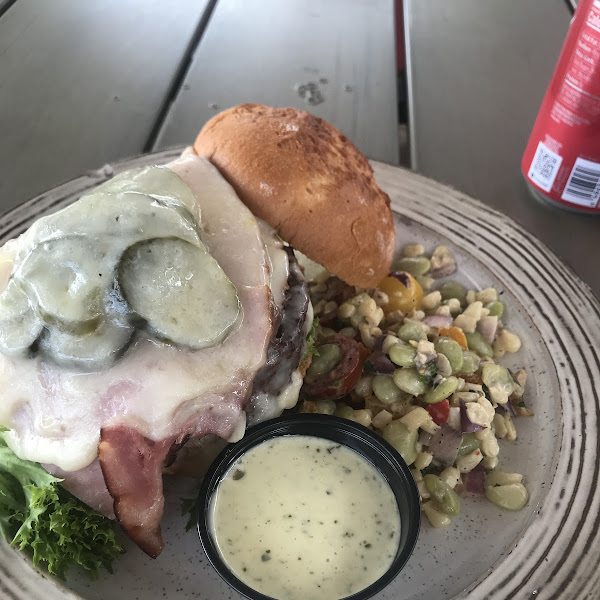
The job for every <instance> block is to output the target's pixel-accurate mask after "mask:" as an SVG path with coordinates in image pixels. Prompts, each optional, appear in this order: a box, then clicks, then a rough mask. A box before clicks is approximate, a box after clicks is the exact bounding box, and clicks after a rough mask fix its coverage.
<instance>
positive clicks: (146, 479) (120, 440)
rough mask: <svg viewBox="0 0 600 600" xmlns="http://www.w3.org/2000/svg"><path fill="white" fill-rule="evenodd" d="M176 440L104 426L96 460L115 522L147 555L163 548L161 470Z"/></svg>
mask: <svg viewBox="0 0 600 600" xmlns="http://www.w3.org/2000/svg"><path fill="white" fill-rule="evenodd" d="M174 441H175V438H166V439H164V440H161V441H160V442H153V441H152V440H149V439H148V438H145V437H144V436H143V435H141V434H140V433H138V432H137V431H136V430H135V429H133V428H131V427H127V426H124V425H116V426H111V427H103V428H102V431H101V434H100V443H99V444H98V458H99V460H100V466H101V467H102V473H103V475H104V481H105V482H106V487H107V488H108V491H109V492H110V495H111V496H112V497H113V498H114V500H115V502H114V510H115V515H116V517H117V520H118V521H119V523H120V524H121V527H122V528H123V530H124V531H125V533H126V534H127V535H128V536H129V537H130V538H131V539H132V540H133V541H134V542H135V543H136V544H137V545H138V546H139V547H140V548H141V549H142V550H143V551H144V552H145V553H146V554H148V555H149V556H151V557H152V558H156V557H157V556H158V555H159V554H160V553H161V551H162V549H163V547H164V542H163V539H162V534H161V530H160V521H161V519H162V515H163V509H164V504H165V499H164V496H163V482H162V472H161V468H162V465H163V462H164V460H165V458H166V457H167V455H168V453H169V449H170V448H171V445H172V444H173V443H174Z"/></svg>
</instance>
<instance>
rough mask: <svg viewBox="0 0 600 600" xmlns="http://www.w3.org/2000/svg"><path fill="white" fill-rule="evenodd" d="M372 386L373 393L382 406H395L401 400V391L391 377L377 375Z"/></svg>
mask: <svg viewBox="0 0 600 600" xmlns="http://www.w3.org/2000/svg"><path fill="white" fill-rule="evenodd" d="M372 385H373V393H374V394H375V396H376V398H377V400H379V402H381V403H382V404H386V405H389V404H394V402H396V401H398V400H399V399H400V396H401V392H400V389H399V388H398V386H397V385H396V384H395V383H394V380H393V379H392V378H391V377H390V376H389V375H381V374H380V375H375V377H374V378H373V384H372Z"/></svg>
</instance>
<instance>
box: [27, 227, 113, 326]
mask: <svg viewBox="0 0 600 600" xmlns="http://www.w3.org/2000/svg"><path fill="white" fill-rule="evenodd" d="M111 263H113V260H112V259H109V260H107V257H106V254H105V253H104V252H103V251H102V248H101V247H100V246H99V245H97V244H94V245H92V244H90V243H88V242H87V241H86V240H85V239H84V238H81V237H64V238H59V239H56V240H50V241H47V242H43V243H41V244H38V245H37V246H35V248H34V249H33V250H32V251H31V253H30V254H29V256H27V258H26V259H25V260H24V261H23V263H22V264H21V266H20V267H19V269H18V271H17V273H16V276H17V277H18V279H19V281H20V282H22V285H23V286H24V287H25V289H27V290H28V291H29V292H30V296H32V297H35V299H36V300H37V302H38V305H39V310H40V313H41V314H42V315H43V317H44V319H45V320H46V321H47V322H48V323H53V322H56V321H63V322H65V323H66V324H68V325H71V324H81V323H85V322H89V321H93V320H96V319H98V318H99V317H101V315H102V313H103V302H104V297H105V294H106V291H107V289H108V287H109V286H110V284H111V283H112V281H113V278H114V275H113V267H112V264H111Z"/></svg>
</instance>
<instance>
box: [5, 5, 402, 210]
mask: <svg viewBox="0 0 600 600" xmlns="http://www.w3.org/2000/svg"><path fill="white" fill-rule="evenodd" d="M393 15H394V11H393V0H352V1H350V2H347V1H346V0H328V1H327V2H323V1H322V0H286V1H285V2H281V1H280V0H218V1H216V0H173V1H172V2H164V1H163V0H128V1H127V2H123V1H122V0H103V1H102V2H81V0H54V1H53V2H47V1H46V0H16V2H6V3H4V4H1V3H0V211H5V210H8V209H10V208H12V207H14V206H17V205H18V204H20V203H21V202H23V201H24V200H27V199H28V198H31V197H32V196H35V195H37V194H39V193H41V192H43V191H45V190H47V189H48V188H50V187H52V186H54V185H56V184H58V183H62V182H64V181H66V180H68V179H70V178H72V177H75V176H77V175H80V174H81V173H83V172H85V171H86V170H89V169H94V168H97V167H100V166H101V165H102V164H103V163H107V162H111V161H115V160H118V159H121V158H125V157H129V156H134V155H136V154H139V153H142V152H149V151H152V150H159V149H163V148H167V147H169V146H174V145H182V144H186V143H190V142H192V141H193V139H194V138H195V136H196V134H197V132H198V131H199V130H200V128H201V127H202V125H203V124H204V123H205V122H206V121H207V120H208V119H209V118H210V117H211V116H212V115H214V114H215V113H216V112H218V111H219V110H222V109H224V108H227V107H229V106H234V105H236V104H240V103H242V102H261V103H266V104H272V105H276V106H290V105H291V106H296V107H298V108H303V109H309V110H311V111H312V112H314V113H315V114H317V115H319V116H321V117H323V118H325V119H327V120H329V121H331V122H332V123H334V124H335V125H336V126H337V127H339V128H340V129H341V130H342V131H344V133H346V135H348V136H349V137H350V138H351V139H352V140H353V141H354V142H355V143H356V144H357V145H358V146H359V147H360V148H361V150H362V151H363V152H364V153H365V154H367V155H368V156H369V157H371V158H374V159H378V160H382V161H385V162H389V163H393V164H397V163H398V137H397V117H396V113H397V96H396V63H395V40H394V20H393ZM303 86H304V87H303Z"/></svg>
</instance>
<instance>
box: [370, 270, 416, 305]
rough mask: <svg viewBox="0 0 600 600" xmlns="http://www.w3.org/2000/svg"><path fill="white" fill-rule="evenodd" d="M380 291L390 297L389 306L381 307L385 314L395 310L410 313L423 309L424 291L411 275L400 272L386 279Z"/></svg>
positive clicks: (382, 282)
mask: <svg viewBox="0 0 600 600" xmlns="http://www.w3.org/2000/svg"><path fill="white" fill-rule="evenodd" d="M379 289H380V290H381V291H382V292H384V293H385V294H386V295H387V297H388V302H387V304H384V305H382V306H381V308H382V309H383V312H384V313H385V314H388V313H391V312H393V311H395V310H399V311H401V312H403V313H408V312H410V311H411V310H419V309H420V308H421V303H422V302H423V289H422V288H421V286H420V285H419V282H418V281H417V280H416V279H415V278H414V277H413V276H412V275H411V274H410V273H406V272H405V271H399V272H395V273H393V274H391V275H390V276H388V277H384V278H383V279H382V280H381V283H380V284H379Z"/></svg>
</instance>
